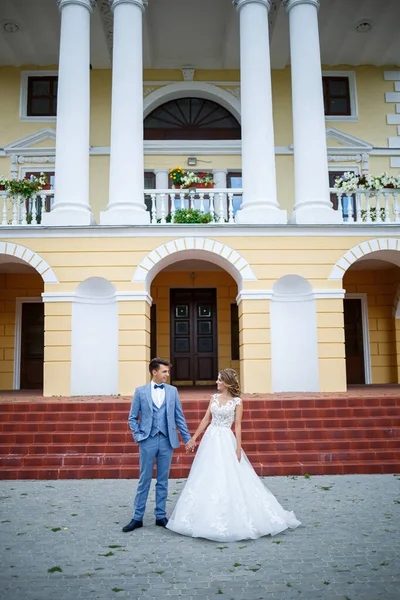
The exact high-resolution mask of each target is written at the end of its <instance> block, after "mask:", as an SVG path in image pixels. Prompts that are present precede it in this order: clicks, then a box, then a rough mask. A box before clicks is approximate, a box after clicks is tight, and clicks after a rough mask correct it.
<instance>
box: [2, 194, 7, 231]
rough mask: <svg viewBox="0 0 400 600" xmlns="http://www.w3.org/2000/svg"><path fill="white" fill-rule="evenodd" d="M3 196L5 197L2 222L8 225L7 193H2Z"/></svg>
mask: <svg viewBox="0 0 400 600" xmlns="http://www.w3.org/2000/svg"><path fill="white" fill-rule="evenodd" d="M1 197H2V198H3V220H2V222H1V224H2V225H7V200H8V197H7V194H2V195H1Z"/></svg>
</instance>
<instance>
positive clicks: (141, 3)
mask: <svg viewBox="0 0 400 600" xmlns="http://www.w3.org/2000/svg"><path fill="white" fill-rule="evenodd" d="M119 4H134V5H135V6H138V7H139V8H140V9H141V10H142V11H143V12H144V11H145V10H146V7H147V4H148V0H110V6H111V10H115V8H116V7H117V6H118V5H119Z"/></svg>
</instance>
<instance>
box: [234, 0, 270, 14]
mask: <svg viewBox="0 0 400 600" xmlns="http://www.w3.org/2000/svg"><path fill="white" fill-rule="evenodd" d="M232 3H233V4H234V5H235V6H236V8H237V9H238V10H240V9H241V8H243V7H244V6H246V4H262V5H263V6H265V8H266V9H267V11H268V12H269V11H270V9H271V5H272V0H232Z"/></svg>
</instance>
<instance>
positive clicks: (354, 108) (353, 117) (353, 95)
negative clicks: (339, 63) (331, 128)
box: [322, 71, 358, 123]
mask: <svg viewBox="0 0 400 600" xmlns="http://www.w3.org/2000/svg"><path fill="white" fill-rule="evenodd" d="M322 77H347V78H348V80H349V90H350V112H351V114H350V115H338V116H326V117H325V121H327V122H328V121H331V122H347V123H349V122H355V121H358V100H357V85H356V72H355V71H322Z"/></svg>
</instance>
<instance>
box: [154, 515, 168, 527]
mask: <svg viewBox="0 0 400 600" xmlns="http://www.w3.org/2000/svg"><path fill="white" fill-rule="evenodd" d="M167 523H168V519H166V518H165V517H164V518H163V519H156V525H158V526H159V527H166V526H167Z"/></svg>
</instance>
